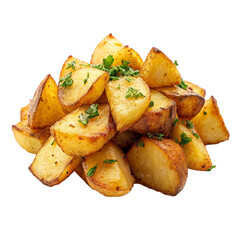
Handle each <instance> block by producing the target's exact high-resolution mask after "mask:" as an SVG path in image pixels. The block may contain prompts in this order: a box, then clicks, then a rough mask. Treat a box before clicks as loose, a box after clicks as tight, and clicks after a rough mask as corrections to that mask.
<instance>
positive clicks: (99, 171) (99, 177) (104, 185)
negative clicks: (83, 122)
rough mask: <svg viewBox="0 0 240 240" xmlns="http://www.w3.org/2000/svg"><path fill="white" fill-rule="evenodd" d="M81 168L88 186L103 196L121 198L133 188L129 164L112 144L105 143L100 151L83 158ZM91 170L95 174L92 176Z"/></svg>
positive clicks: (119, 150) (120, 151)
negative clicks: (93, 170)
mask: <svg viewBox="0 0 240 240" xmlns="http://www.w3.org/2000/svg"><path fill="white" fill-rule="evenodd" d="M115 160H117V161H115ZM106 161H107V162H106ZM82 166H83V169H84V172H85V176H86V178H87V181H88V184H89V185H90V186H91V187H92V188H93V189H94V190H96V191H98V192H99V193H101V194H103V195H105V196H108V197H116V196H122V195H125V194H127V193H129V192H130V190H131V189H132V187H133V183H134V177H133V176H132V175H131V172H130V168H129V164H128V162H127V160H126V158H125V155H124V153H123V152H122V150H121V149H120V148H119V147H118V146H117V145H116V144H115V143H113V142H109V143H107V144H106V145H105V146H104V147H103V148H102V149H101V150H100V151H98V152H95V153H93V154H91V155H88V156H85V160H84V161H83V162H82ZM93 168H95V172H94V173H93V175H92V174H90V172H91V170H92V169H93Z"/></svg>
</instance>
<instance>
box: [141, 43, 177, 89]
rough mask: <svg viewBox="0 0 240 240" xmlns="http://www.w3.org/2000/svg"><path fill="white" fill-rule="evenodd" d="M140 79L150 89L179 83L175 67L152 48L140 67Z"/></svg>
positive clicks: (163, 55) (157, 50)
mask: <svg viewBox="0 0 240 240" xmlns="http://www.w3.org/2000/svg"><path fill="white" fill-rule="evenodd" d="M140 77H141V78H142V79H143V80H144V81H146V83H147V84H148V85H149V87H152V88H156V87H163V86H172V85H177V84H179V83H180V81H181V75H180V73H179V71H178V69H177V67H176V65H175V64H174V63H173V62H172V61H171V60H170V59H169V58H168V57H167V56H166V55H165V54H164V53H163V52H162V51H160V50H159V49H157V48H154V47H153V48H152V49H151V51H150V52H149V53H148V56H147V58H146V60H145V62H144V63H143V65H142V69H141V71H140Z"/></svg>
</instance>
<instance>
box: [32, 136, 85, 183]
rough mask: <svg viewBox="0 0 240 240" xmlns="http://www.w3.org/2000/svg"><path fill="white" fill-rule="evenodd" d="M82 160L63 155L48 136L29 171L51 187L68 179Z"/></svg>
mask: <svg viewBox="0 0 240 240" xmlns="http://www.w3.org/2000/svg"><path fill="white" fill-rule="evenodd" d="M81 161H82V159H81V158H79V157H71V156H68V155H67V154H66V153H64V152H63V151H62V150H61V148H60V147H59V146H58V145H57V143H56V142H55V141H54V138H53V137H52V136H50V137H49V138H48V139H47V141H46V142H45V143H44V144H43V146H42V147H41V149H40V150H39V152H38V153H37V155H36V157H35V159H34V161H33V163H32V164H31V165H30V167H29V170H30V171H31V173H32V174H33V175H34V176H35V177H36V178H37V179H38V180H40V181H41V182H42V183H43V184H45V185H47V186H49V187H51V186H54V185H57V184H59V183H61V182H62V181H64V180H65V179H66V178H67V177H69V176H70V175H71V174H72V172H73V171H74V170H75V169H76V168H77V167H78V166H79V165H80V164H81Z"/></svg>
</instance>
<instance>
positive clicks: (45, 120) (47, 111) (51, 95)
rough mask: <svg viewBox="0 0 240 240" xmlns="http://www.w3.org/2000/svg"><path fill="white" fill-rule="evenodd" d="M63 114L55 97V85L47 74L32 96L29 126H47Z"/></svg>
mask: <svg viewBox="0 0 240 240" xmlns="http://www.w3.org/2000/svg"><path fill="white" fill-rule="evenodd" d="M64 115H65V114H64V112H63V110H62V107H61V105H60V103H59V101H58V98H57V85H56V83H55V81H54V80H53V78H52V76H51V75H50V74H49V75H47V76H46V77H45V78H44V80H43V81H42V82H41V83H40V85H39V86H38V88H37V90H36V92H35V94H34V96H33V99H32V101H31V104H30V107H29V112H28V125H29V126H30V127H31V128H44V127H49V126H51V125H52V124H54V123H55V122H56V121H58V120H59V119H60V118H61V117H63V116H64Z"/></svg>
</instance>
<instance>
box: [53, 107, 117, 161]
mask: <svg viewBox="0 0 240 240" xmlns="http://www.w3.org/2000/svg"><path fill="white" fill-rule="evenodd" d="M89 107H90V106H89V105H83V106H81V107H80V108H78V109H76V110H75V111H73V112H71V113H70V114H68V115H66V116H65V117H63V118H62V119H61V120H60V121H58V122H56V123H55V124H54V125H53V126H52V127H51V134H52V135H53V136H54V139H55V140H56V142H57V144H58V145H59V146H60V147H61V148H62V150H63V151H64V152H65V153H66V154H68V155H71V156H85V155H88V154H91V153H94V152H96V151H98V150H99V149H101V148H102V146H103V145H104V144H105V143H107V142H108V141H109V140H110V139H111V138H112V137H114V135H115V134H116V130H115V125H114V123H113V121H112V117H111V114H110V107H109V105H108V104H107V103H103V104H99V106H98V113H99V116H96V117H94V118H92V119H90V120H89V122H88V124H87V125H86V126H85V125H84V124H83V123H82V122H79V120H81V119H80V117H79V116H80V115H83V116H85V115H86V110H87V109H89Z"/></svg>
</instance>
